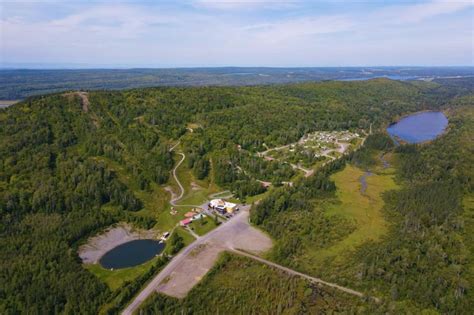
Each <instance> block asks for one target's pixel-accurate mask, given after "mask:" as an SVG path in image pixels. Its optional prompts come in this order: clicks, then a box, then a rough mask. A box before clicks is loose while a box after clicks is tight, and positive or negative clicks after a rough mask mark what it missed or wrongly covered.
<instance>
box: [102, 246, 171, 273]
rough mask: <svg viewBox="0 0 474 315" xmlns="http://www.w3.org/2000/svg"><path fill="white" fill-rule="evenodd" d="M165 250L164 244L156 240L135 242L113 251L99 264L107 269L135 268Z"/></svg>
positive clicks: (106, 254) (103, 257)
mask: <svg viewBox="0 0 474 315" xmlns="http://www.w3.org/2000/svg"><path fill="white" fill-rule="evenodd" d="M164 248H165V244H164V243H160V242H158V241H155V240H135V241H131V242H128V243H125V244H122V245H119V246H117V247H115V248H113V249H111V250H110V251H108V252H107V253H105V255H104V256H102V258H101V259H100V261H99V263H100V264H101V265H102V267H104V268H107V269H111V268H114V269H120V268H127V267H133V266H136V265H140V264H143V263H144V262H146V261H148V260H150V259H152V258H153V257H155V255H157V254H159V253H161V252H162V251H163V249H164Z"/></svg>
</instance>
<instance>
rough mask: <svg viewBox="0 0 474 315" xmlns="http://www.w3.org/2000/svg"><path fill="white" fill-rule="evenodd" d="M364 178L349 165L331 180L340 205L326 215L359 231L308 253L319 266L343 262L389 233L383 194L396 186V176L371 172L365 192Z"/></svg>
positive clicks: (361, 173) (336, 204)
mask: <svg viewBox="0 0 474 315" xmlns="http://www.w3.org/2000/svg"><path fill="white" fill-rule="evenodd" d="M363 175H364V171H362V170H361V169H359V168H357V167H354V166H351V165H348V166H346V167H345V168H344V170H343V171H341V172H339V173H336V174H334V175H333V176H332V177H331V179H332V180H334V181H335V183H336V187H337V193H336V196H337V199H338V202H337V203H332V204H330V205H329V206H328V207H327V211H326V215H328V216H334V215H338V216H342V217H344V218H347V219H349V220H351V221H353V222H355V226H356V229H355V231H353V232H352V233H351V234H349V235H348V236H347V237H345V238H344V239H343V240H342V241H339V242H338V243H336V244H334V245H333V246H331V247H329V248H325V249H322V250H317V251H314V252H311V253H309V254H308V256H309V257H308V258H309V259H310V261H311V262H312V263H316V264H319V263H322V262H323V261H324V260H326V259H327V258H331V259H334V260H340V259H341V260H343V259H344V255H343V254H347V253H348V252H349V251H352V250H354V249H355V248H356V247H357V246H359V245H361V244H363V243H365V242H367V241H369V240H378V239H380V237H381V236H382V235H384V234H385V233H386V232H387V224H386V222H385V220H384V218H383V215H382V208H383V206H384V201H383V199H382V193H383V192H384V191H388V190H391V189H395V188H396V187H397V185H396V184H395V182H394V180H393V175H384V174H377V173H372V175H370V176H368V177H367V178H366V180H367V189H366V191H365V193H362V192H361V183H360V181H359V179H360V177H361V176H363Z"/></svg>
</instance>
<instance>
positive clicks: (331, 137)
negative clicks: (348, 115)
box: [299, 130, 359, 144]
mask: <svg viewBox="0 0 474 315" xmlns="http://www.w3.org/2000/svg"><path fill="white" fill-rule="evenodd" d="M358 137H359V134H358V133H357V132H355V133H352V132H350V131H348V130H344V131H316V132H313V133H310V134H307V135H305V136H304V137H303V138H301V139H300V141H299V143H300V144H304V143H306V142H307V141H311V140H313V141H318V142H331V143H334V142H338V141H341V142H349V141H351V140H352V139H354V138H358Z"/></svg>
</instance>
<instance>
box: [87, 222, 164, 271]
mask: <svg viewBox="0 0 474 315" xmlns="http://www.w3.org/2000/svg"><path fill="white" fill-rule="evenodd" d="M157 236H158V234H157V233H156V231H154V230H139V229H134V228H132V227H131V226H130V225H129V224H126V223H120V224H118V225H116V226H112V227H109V228H108V229H106V230H105V231H103V232H102V233H100V234H98V235H96V236H93V237H91V238H89V239H88V240H87V243H86V244H84V245H82V246H80V247H79V251H78V255H79V257H80V258H81V260H82V263H84V264H96V263H99V261H100V259H101V258H102V257H103V256H104V255H105V254H106V253H107V252H109V251H111V250H112V249H114V248H115V247H117V246H120V245H123V244H125V243H128V242H130V241H135V240H143V239H151V240H156V238H157Z"/></svg>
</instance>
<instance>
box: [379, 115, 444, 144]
mask: <svg viewBox="0 0 474 315" xmlns="http://www.w3.org/2000/svg"><path fill="white" fill-rule="evenodd" d="M447 125H448V119H447V118H446V116H445V115H444V114H443V113H442V112H423V113H417V114H413V115H410V116H407V117H405V118H403V119H401V120H400V121H399V122H397V123H395V124H392V125H390V126H389V127H388V128H387V131H388V133H389V134H390V135H391V136H392V137H396V138H399V139H401V140H403V141H406V142H408V143H420V142H425V141H429V140H433V139H434V138H436V137H437V136H439V135H440V134H441V133H442V132H443V131H444V129H445V128H446V126H447Z"/></svg>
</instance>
